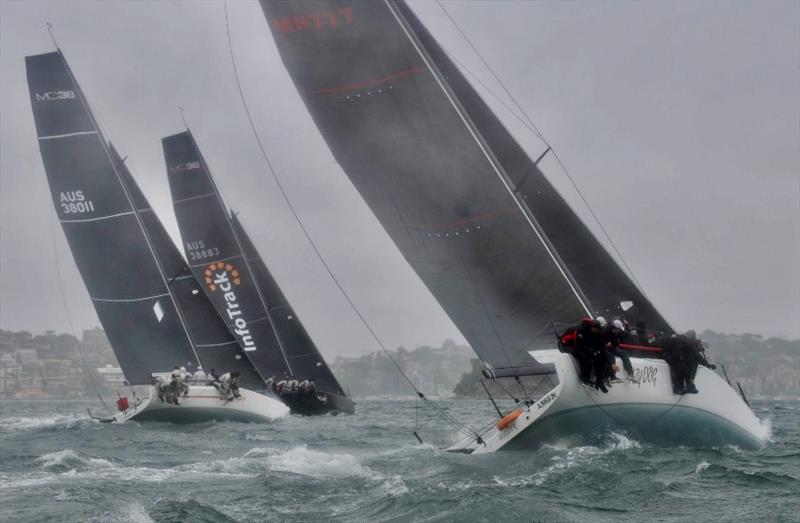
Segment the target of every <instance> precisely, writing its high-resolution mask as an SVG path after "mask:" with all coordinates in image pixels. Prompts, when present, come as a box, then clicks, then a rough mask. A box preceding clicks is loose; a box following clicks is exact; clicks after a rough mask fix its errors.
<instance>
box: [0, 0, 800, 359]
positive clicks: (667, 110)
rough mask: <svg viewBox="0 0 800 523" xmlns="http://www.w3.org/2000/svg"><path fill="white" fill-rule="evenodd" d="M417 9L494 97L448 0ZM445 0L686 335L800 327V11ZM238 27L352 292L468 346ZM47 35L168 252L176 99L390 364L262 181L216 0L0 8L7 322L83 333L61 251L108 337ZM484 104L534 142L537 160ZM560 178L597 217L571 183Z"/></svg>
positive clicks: (335, 321)
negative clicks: (38, 77)
mask: <svg viewBox="0 0 800 523" xmlns="http://www.w3.org/2000/svg"><path fill="white" fill-rule="evenodd" d="M411 5H412V7H413V8H414V9H415V11H416V12H417V13H418V14H419V16H420V17H421V18H422V20H423V21H424V22H425V23H426V25H428V27H429V28H430V29H431V30H432V32H433V33H434V34H435V35H436V36H437V38H438V39H439V40H440V42H441V43H442V44H443V45H444V46H445V47H446V48H447V49H448V51H449V52H450V53H451V54H452V55H453V56H454V57H455V58H457V59H458V60H459V61H460V62H462V63H464V64H465V65H466V67H467V68H468V69H469V70H470V71H472V72H473V73H474V74H476V75H477V76H479V77H480V78H481V79H482V80H483V81H484V82H486V83H487V85H489V86H490V87H491V88H492V91H494V92H496V93H498V94H499V93H501V92H502V91H501V89H500V88H499V87H498V86H497V85H496V84H495V83H493V82H492V80H491V76H490V74H489V73H488V72H487V71H486V70H485V69H484V68H483V67H482V66H481V65H480V61H479V60H478V59H477V58H476V57H475V55H474V53H473V52H472V51H471V50H470V49H469V46H468V45H467V44H466V43H465V41H464V40H463V39H462V38H461V37H460V36H459V34H458V33H457V32H456V30H455V29H454V27H453V25H452V24H451V22H450V21H449V20H448V19H447V17H446V16H445V15H444V13H443V12H442V10H441V9H440V7H439V6H438V5H437V4H436V3H434V2H412V4H411ZM445 5H446V6H447V9H448V10H449V11H450V13H451V14H452V16H453V17H454V18H455V20H456V21H457V22H458V23H459V24H460V25H461V27H462V28H463V30H464V31H465V32H466V34H467V35H468V36H469V38H470V39H471V40H472V42H473V43H474V44H475V45H476V46H477V48H478V49H479V50H480V51H481V53H482V54H483V55H484V56H485V57H486V59H487V61H488V62H489V63H490V64H491V65H492V67H493V68H494V69H495V70H496V72H497V74H498V75H499V76H500V78H502V79H503V81H504V82H505V84H506V85H507V87H508V88H509V90H510V91H511V92H512V93H513V94H514V95H515V96H516V97H517V98H518V100H519V101H520V103H521V104H522V106H523V107H524V108H525V110H526V111H527V112H528V113H529V114H530V115H531V116H532V117H533V118H534V120H535V121H536V123H537V125H538V126H539V127H540V129H541V130H542V131H543V132H544V134H545V136H546V137H547V138H548V139H549V141H550V142H551V144H552V145H553V146H554V147H555V149H556V150H557V151H558V152H559V154H560V156H561V157H562V159H563V160H564V161H565V163H566V165H567V166H568V168H569V169H570V171H571V173H572V175H573V177H574V178H575V180H576V182H577V183H578V184H579V186H580V187H581V188H582V190H583V191H584V193H585V195H586V196H587V198H588V200H589V201H590V203H591V204H592V205H593V206H594V208H595V210H596V211H597V213H598V214H599V216H600V218H601V219H602V220H603V223H604V225H605V226H606V228H607V229H608V230H609V231H610V233H611V235H612V237H613V238H614V240H615V242H616V244H617V245H618V246H619V248H620V250H621V251H622V253H623V254H624V255H625V257H626V259H627V261H628V263H629V265H630V266H631V267H632V268H633V270H634V272H635V273H636V275H637V277H638V279H639V281H640V282H641V283H642V285H643V286H644V288H645V290H646V291H647V293H648V294H649V296H650V297H651V299H652V300H653V301H654V302H655V303H656V305H657V306H658V307H659V308H660V310H661V312H662V313H663V314H664V315H665V316H666V317H667V318H668V319H669V320H670V321H671V322H672V323H673V325H674V326H676V328H679V329H687V328H696V329H698V330H702V329H705V328H711V329H715V330H719V331H724V332H732V333H741V332H756V333H762V334H766V335H780V336H790V337H798V336H800V333H799V332H798V330H799V329H800V327H798V323H800V320H798V317H800V274H799V273H800V145H799V144H800V3H798V2H794V1H792V2H783V3H781V2H753V3H748V2H732V3H727V2H669V3H667V2H664V3H660V2H613V3H611V2H598V1H591V2H555V3H551V2H446V3H445ZM229 12H230V23H231V35H232V39H233V50H234V53H235V55H236V58H237V62H238V63H239V68H240V74H241V76H242V83H243V86H244V89H245V95H246V97H247V99H248V102H249V104H250V105H251V110H252V111H253V114H254V116H255V119H256V124H257V127H258V131H259V133H260V135H261V137H262V139H263V140H264V143H265V145H266V148H267V150H268V153H269V154H270V156H271V159H272V161H273V163H274V165H275V167H276V169H277V172H278V175H279V176H280V177H281V179H282V181H283V182H284V183H285V186H286V188H287V191H288V193H289V196H290V198H291V199H292V200H293V202H294V203H295V205H296V206H297V209H298V211H299V213H300V215H301V216H302V217H303V219H304V220H305V221H306V223H307V226H308V229H309V231H310V233H311V235H312V236H313V238H314V239H315V241H316V242H318V245H319V248H320V250H321V251H322V252H323V254H324V255H325V256H326V258H327V259H328V261H329V263H330V265H331V267H332V269H333V270H334V272H335V273H336V275H337V277H338V278H339V279H340V280H341V282H342V283H343V285H344V286H345V287H346V288H347V289H348V291H349V292H350V293H351V294H352V297H353V299H354V301H355V302H356V303H357V305H358V306H359V307H360V308H361V310H362V311H363V313H364V315H365V316H366V317H367V318H368V320H369V321H370V322H371V323H372V324H373V326H374V328H375V330H376V331H377V332H378V334H379V336H381V337H382V338H383V340H384V341H385V343H386V344H387V345H389V346H397V345H400V344H403V345H405V346H407V347H412V346H416V345H420V344H439V343H440V342H441V341H442V340H443V339H445V338H447V337H452V338H455V339H456V340H461V339H462V337H461V335H460V334H459V333H458V330H457V329H456V328H455V327H454V326H453V325H452V323H450V321H449V320H448V319H447V316H446V315H445V314H444V313H443V311H442V310H441V308H440V307H439V306H438V304H437V303H436V302H435V301H434V300H433V298H432V297H431V295H430V294H429V293H428V292H427V290H426V289H425V287H424V286H423V285H422V284H421V282H420V281H419V280H418V278H417V277H416V275H415V274H414V272H413V271H412V270H411V269H410V267H409V266H408V265H407V264H406V262H405V261H404V260H403V258H402V256H401V255H400V253H399V251H397V249H396V248H395V247H394V244H393V243H392V242H391V241H390V240H389V238H388V237H387V236H386V234H385V233H384V232H383V230H382V229H381V227H380V225H379V224H378V222H377V221H376V220H375V218H374V217H373V216H372V214H371V212H370V211H369V209H368V208H367V206H366V205H365V204H364V202H363V201H362V200H361V198H360V196H359V195H358V193H357V192H356V190H355V189H354V188H353V187H352V185H351V184H350V182H349V180H348V179H347V177H346V176H345V175H344V173H343V172H342V171H341V169H340V168H339V166H338V165H337V164H336V163H335V162H334V160H333V157H332V156H331V153H330V151H329V150H328V149H327V147H326V146H325V144H324V142H323V141H322V139H321V137H320V136H319V133H318V132H317V130H316V127H315V126H314V124H313V122H312V120H311V118H310V116H309V115H308V114H307V112H306V110H305V107H304V106H303V104H302V102H301V100H300V98H299V96H298V94H297V93H296V91H295V89H294V86H293V84H292V83H291V80H290V79H289V76H288V74H287V73H286V71H285V69H284V68H283V66H282V64H281V62H280V58H279V57H278V54H277V51H276V49H275V46H274V43H273V41H272V37H271V35H270V34H269V30H268V27H267V25H266V22H265V20H264V17H263V15H262V13H261V10H260V8H259V6H258V5H257V3H256V2H232V3H231V4H230V5H229ZM45 22H50V23H52V24H53V26H54V27H55V33H56V36H57V38H58V39H59V43H60V45H61V47H62V49H63V51H64V53H65V55H66V57H67V60H68V61H69V63H70V66H71V67H72V69H73V71H74V73H75V75H76V77H77V79H78V81H79V82H80V84H81V87H82V89H83V90H84V92H85V93H86V95H87V97H88V99H89V102H90V104H91V105H92V107H93V110H94V112H95V113H96V115H97V116H98V117H99V118H100V120H101V122H102V125H103V126H104V131H105V132H106V136H107V137H108V138H110V139H111V140H113V141H114V143H115V145H116V146H117V148H118V149H119V150H120V151H121V152H122V154H123V156H124V155H128V157H129V159H128V165H129V166H130V167H131V169H132V171H133V174H134V176H135V177H136V178H137V180H138V181H139V183H140V185H141V186H142V188H143V190H144V192H145V193H146V195H147V196H148V198H149V199H150V201H151V203H152V205H153V207H154V208H155V209H156V211H157V212H158V214H159V216H160V217H161V220H162V221H163V222H164V224H165V225H166V226H167V228H168V230H169V231H170V232H171V234H172V235H173V238H174V239H175V240H176V241H177V240H179V236H178V231H177V226H176V223H175V219H174V216H173V212H172V206H171V203H170V193H169V187H168V184H167V179H166V174H165V168H164V163H163V157H162V150H161V143H160V140H161V138H162V137H163V136H166V135H168V134H172V133H175V132H178V131H180V130H182V128H183V124H182V122H181V119H180V115H179V113H178V109H177V107H178V106H182V107H184V109H185V114H186V119H187V120H188V122H189V125H190V126H191V129H192V131H193V132H194V134H195V137H196V139H197V141H198V143H199V145H200V147H201V150H202V152H203V154H204V155H205V157H206V159H207V160H208V163H209V165H210V167H211V169H212V171H213V173H214V174H215V176H216V179H217V182H218V184H219V185H220V187H221V190H222V192H223V196H224V197H225V199H226V201H227V202H228V203H229V204H230V205H232V206H233V207H235V208H236V209H237V210H238V211H240V212H241V215H240V216H241V219H242V221H243V222H244V224H245V226H246V227H247V229H248V230H249V232H250V235H251V236H252V237H253V240H254V241H255V242H256V244H257V246H258V247H259V249H260V251H261V253H262V255H263V256H264V258H265V259H266V261H267V263H268V264H269V265H270V268H271V269H272V270H273V272H274V273H275V276H276V277H277V279H278V280H279V282H280V283H281V285H282V287H283V288H284V291H285V293H286V294H287V296H288V297H289V299H290V300H291V301H292V303H293V305H294V308H295V310H296V311H298V314H299V315H300V316H301V318H302V319H303V321H304V323H305V324H306V326H307V328H308V330H309V331H310V333H311V334H312V336H313V337H314V338H315V340H316V341H317V345H318V346H319V347H320V348H321V350H322V351H323V353H325V354H326V355H328V356H329V357H330V356H333V355H338V354H341V355H353V354H358V353H362V352H367V351H373V350H375V349H376V346H375V344H374V342H373V341H372V340H371V339H370V338H369V336H368V335H367V333H366V332H365V330H364V329H363V327H362V326H361V325H360V324H359V323H358V321H357V319H356V317H355V315H354V314H353V313H352V311H350V310H349V309H348V306H347V304H346V302H345V300H344V299H343V298H342V297H341V296H340V295H339V294H338V291H337V290H336V288H335V286H334V285H333V284H332V282H331V281H329V279H328V277H327V275H326V274H325V272H324V270H323V269H322V267H321V266H320V264H319V262H318V261H317V260H316V258H315V257H314V255H313V252H312V250H311V249H310V247H309V246H308V245H307V244H306V243H305V242H304V240H303V238H302V236H301V234H300V233H299V229H298V227H297V225H296V224H295V223H294V222H293V221H292V218H291V214H290V213H289V212H288V209H287V208H286V206H285V204H284V203H283V201H282V200H281V198H280V196H279V194H278V193H277V189H276V186H275V183H274V181H273V180H272V179H271V177H270V176H269V174H268V173H267V171H266V168H265V165H264V162H263V159H262V158H261V157H260V153H259V151H258V149H257V146H256V143H255V141H254V138H253V135H252V132H251V130H250V128H249V127H248V124H247V121H246V119H245V117H244V113H243V110H242V105H241V101H240V99H239V95H238V92H237V91H236V85H235V83H234V79H233V73H232V69H231V63H230V57H229V54H228V45H227V38H226V32H225V17H224V9H223V2H221V1H204V2H125V1H116V2H67V1H62V0H59V1H54V2H30V1H26V2H18V1H13V0H12V1H9V0H3V1H1V2H0V39H1V41H0V60H1V63H0V74H1V75H2V77H1V82H0V89H1V91H0V97H1V98H2V100H1V105H0V113H1V115H2V129H1V132H2V136H1V137H0V173H1V174H0V198H1V200H0V204H1V208H0V220H1V221H0V242H1V243H0V288H1V289H2V300H1V301H0V326H1V327H2V328H4V329H12V330H18V329H26V330H30V331H37V332H39V331H43V330H44V329H47V328H52V329H56V330H58V331H68V330H69V329H70V327H69V323H68V320H67V312H66V310H65V307H64V306H63V304H62V301H61V297H60V294H59V289H58V277H57V272H56V267H57V264H56V261H55V260H56V251H54V249H53V240H55V245H56V247H57V255H58V258H59V259H60V264H58V265H59V267H60V271H61V277H62V278H63V280H64V290H65V293H66V297H67V302H68V311H69V314H70V315H71V317H72V321H73V324H74V326H75V328H76V329H77V330H81V329H84V328H90V327H93V326H95V325H97V324H98V321H97V318H96V315H95V313H94V310H93V308H92V306H91V304H90V302H89V300H88V297H87V294H86V291H85V288H84V286H83V283H82V281H81V279H80V276H79V274H78V272H77V270H76V269H75V266H74V263H73V260H72V257H71V254H70V252H69V249H68V247H67V244H66V241H65V239H64V235H63V233H62V231H61V227H60V226H59V225H58V224H57V223H56V224H55V225H53V224H54V221H53V213H52V209H51V208H52V203H51V200H50V197H49V191H48V187H47V182H46V179H45V175H44V170H43V167H42V162H41V158H40V156H39V153H38V150H37V141H36V134H35V131H34V127H33V118H32V115H31V109H30V103H29V99H28V91H27V86H26V82H25V67H24V60H23V58H24V56H25V55H29V54H37V53H42V52H48V51H50V50H52V49H53V46H52V43H51V42H50V38H49V36H48V34H47V31H46V29H45ZM482 94H483V95H484V97H485V98H488V101H489V102H490V103H492V104H493V105H494V106H495V107H496V108H497V109H496V110H497V113H498V115H499V116H500V117H501V118H502V119H503V120H504V121H505V122H506V123H507V125H508V126H509V128H510V130H511V131H512V132H513V133H514V134H515V136H517V138H518V139H519V140H520V142H521V143H522V144H523V145H524V146H525V147H526V148H527V149H528V150H529V151H540V150H541V143H540V142H539V141H538V139H537V138H536V137H535V136H533V135H532V134H531V133H530V132H528V131H526V130H525V129H524V128H523V127H522V126H520V125H518V123H517V122H516V120H514V118H513V117H512V116H511V114H510V113H509V112H508V111H507V110H506V109H504V108H502V106H500V105H498V104H497V103H496V102H495V101H493V99H492V98H491V96H492V95H491V94H489V93H487V92H486V91H482ZM545 170H546V172H547V174H548V175H549V176H550V178H551V180H552V181H553V182H554V183H555V184H556V185H557V187H558V188H559V189H560V190H562V193H563V194H564V195H565V196H566V197H567V198H568V200H569V201H571V202H573V203H574V204H575V207H576V211H577V212H579V213H580V214H581V215H582V216H585V215H586V212H585V209H582V208H581V207H580V206H578V205H577V203H575V202H576V201H577V198H576V196H575V194H574V193H573V192H571V190H570V189H569V187H568V184H567V183H566V181H565V180H566V178H565V177H564V175H563V173H560V172H559V171H558V169H556V168H555V166H553V165H550V166H545ZM51 228H52V232H51ZM121 255H123V256H124V253H122V254H121ZM109 262H110V263H111V262H113V259H111V258H110V259H109Z"/></svg>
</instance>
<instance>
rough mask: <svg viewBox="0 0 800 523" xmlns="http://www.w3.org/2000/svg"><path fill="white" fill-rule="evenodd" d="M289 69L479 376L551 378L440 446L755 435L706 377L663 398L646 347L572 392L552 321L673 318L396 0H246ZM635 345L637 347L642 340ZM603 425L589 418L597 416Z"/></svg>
mask: <svg viewBox="0 0 800 523" xmlns="http://www.w3.org/2000/svg"><path fill="white" fill-rule="evenodd" d="M260 3H261V7H262V9H263V12H264V14H265V16H266V20H267V23H268V25H269V28H270V30H271V32H272V35H273V37H274V39H275V43H276V46H277V49H278V52H279V53H280V56H281V58H282V60H283V63H284V65H285V67H286V69H287V70H288V72H289V75H290V76H291V78H292V80H293V81H294V83H295V85H296V87H297V89H298V91H299V93H300V95H301V97H302V98H303V101H304V102H305V104H306V107H307V108H308V110H309V112H310V114H311V116H312V117H313V119H314V121H315V123H316V124H317V127H318V128H319V130H320V132H321V134H322V136H323V137H324V138H325V140H326V142H327V144H328V146H329V148H330V150H331V152H332V153H333V155H334V157H335V158H336V160H337V162H338V163H339V164H340V165H341V167H342V169H343V170H344V172H345V173H346V174H347V176H348V177H349V178H350V180H351V181H352V183H353V185H354V186H355V187H356V189H358V191H359V192H360V193H361V195H362V197H363V198H364V200H365V201H366V203H367V204H368V205H369V206H370V208H371V209H372V211H373V212H374V213H375V215H376V216H377V218H378V219H379V221H380V222H381V224H382V225H383V227H384V228H385V229H386V231H387V233H388V234H389V236H390V237H391V238H392V239H393V240H394V242H395V244H396V245H397V247H398V248H399V249H400V251H401V252H402V254H403V255H404V257H405V258H406V260H407V261H408V263H409V264H410V265H411V266H412V268H413V269H414V270H415V271H416V272H417V274H418V275H419V276H420V278H421V279H422V281H423V282H424V283H425V284H426V286H427V287H428V289H429V290H430V291H431V293H432V294H433V296H434V297H435V298H436V299H437V300H438V301H439V303H440V304H441V305H442V307H443V309H444V310H445V311H446V312H447V313H448V315H449V316H450V318H451V319H452V321H453V322H454V324H455V325H456V326H457V327H458V328H459V329H460V330H461V332H462V334H463V335H464V337H465V338H466V339H467V341H468V342H469V343H470V345H471V346H472V348H473V349H474V350H475V352H476V353H477V354H478V355H479V356H480V358H481V359H482V360H483V362H484V363H485V364H486V367H487V371H488V375H489V376H490V377H491V378H492V379H497V380H501V379H506V380H508V379H510V380H519V379H520V378H522V377H525V376H533V375H541V376H546V377H547V379H549V380H550V381H551V383H553V387H552V389H551V390H549V391H548V392H547V393H546V394H544V395H543V396H541V397H539V398H538V399H537V398H533V397H527V398H524V399H523V400H522V401H520V402H519V403H518V404H516V405H515V406H514V407H513V408H512V409H511V410H510V411H508V412H506V413H501V419H500V421H499V422H497V423H496V424H495V423H494V422H493V423H491V424H490V426H489V427H488V428H487V429H486V430H484V431H477V432H476V433H474V434H473V435H472V436H471V437H470V438H468V439H467V440H466V441H462V442H459V443H457V444H456V445H454V446H453V447H452V449H451V450H457V451H465V452H474V453H481V452H492V451H496V450H499V449H503V448H513V447H520V446H523V447H524V446H530V445H535V443H536V442H537V441H551V440H553V439H561V438H564V437H568V436H572V435H577V436H589V435H592V434H596V433H597V431H598V430H604V428H607V427H612V428H615V429H617V430H620V429H621V430H625V431H628V432H630V433H634V434H637V435H638V436H640V437H642V438H647V439H653V440H668V441H670V442H684V441H689V442H694V443H700V444H704V445H705V444H708V445H716V444H724V443H733V444H738V445H743V446H757V445H761V444H763V442H764V441H765V440H766V438H767V432H766V430H765V429H764V427H763V426H762V425H761V424H760V423H759V421H758V419H757V418H756V417H755V415H754V414H753V412H752V411H751V410H750V408H749V407H748V406H747V404H746V403H745V402H744V401H743V400H742V399H741V398H740V397H739V396H738V395H737V394H736V392H735V391H734V390H733V389H732V388H731V387H730V386H729V385H728V384H727V383H726V382H725V381H724V380H722V379H721V378H720V377H719V376H717V375H716V374H714V373H713V372H711V371H710V370H708V369H706V368H702V369H701V370H700V372H699V374H698V376H697V387H698V388H699V389H700V393H699V394H696V395H685V396H681V395H678V394H674V393H673V390H672V386H671V380H670V377H669V369H668V367H667V364H666V362H665V361H663V359H661V358H660V357H659V355H658V354H657V353H655V354H653V355H652V356H654V357H650V358H640V357H634V358H632V362H633V365H634V368H635V371H636V372H637V373H639V374H641V375H643V376H644V377H647V378H648V379H643V378H642V379H640V382H641V383H639V384H638V385H637V384H633V383H626V384H620V385H614V386H613V388H612V391H611V392H609V393H608V394H602V393H598V392H596V391H592V390H588V389H587V388H586V387H584V386H582V385H581V383H580V380H579V378H578V372H577V370H576V367H575V365H574V362H573V359H572V357H571V356H570V355H568V354H565V353H563V352H561V351H559V350H554V349H552V348H549V349H546V350H531V349H533V348H537V347H540V346H541V345H542V343H541V340H542V339H543V336H548V333H549V336H550V337H551V339H553V342H552V343H549V344H548V345H549V346H550V347H554V346H555V345H556V339H557V336H552V325H553V324H554V323H573V324H574V323H577V322H578V321H579V319H580V318H581V317H584V316H588V317H595V316H599V315H604V316H617V315H618V316H624V317H626V318H627V319H628V320H630V321H631V323H635V322H644V323H645V324H646V326H647V327H648V328H649V329H651V330H652V331H658V332H661V333H664V335H665V336H670V335H671V334H674V330H673V329H672V327H671V326H670V325H669V323H668V322H667V321H666V320H665V319H664V318H663V317H662V316H661V314H660V313H659V312H658V310H656V308H655V307H654V306H653V304H652V303H651V302H650V300H649V299H648V298H647V297H646V296H645V295H644V293H643V292H642V291H641V290H640V289H639V288H638V286H637V285H635V284H634V282H633V280H632V278H630V277H629V275H628V274H627V273H626V272H625V271H623V270H622V269H621V267H620V265H619V264H618V263H617V261H616V260H615V259H614V258H613V257H612V256H611V255H610V254H609V252H608V251H607V250H606V249H605V247H604V246H603V245H602V244H601V243H600V242H599V241H598V240H597V239H596V238H595V237H594V235H593V234H592V232H591V231H590V230H589V229H588V228H587V227H586V225H585V224H584V223H583V222H582V221H581V220H580V218H579V217H578V216H577V214H576V213H575V212H574V211H573V210H572V209H571V207H570V205H569V204H568V203H567V201H566V200H565V199H564V198H563V197H562V196H561V195H560V194H559V193H558V192H557V191H556V189H555V188H554V187H553V185H552V184H551V183H550V181H548V179H547V177H546V176H545V175H544V174H543V172H542V171H541V170H540V162H542V161H543V160H545V159H546V158H547V157H548V155H552V154H553V153H552V151H551V149H550V147H549V146H548V145H547V144H546V143H545V144H543V146H542V149H541V150H539V151H536V152H535V154H534V155H533V158H536V160H533V159H532V158H531V157H530V156H529V155H528V153H527V152H526V151H525V150H524V149H523V148H522V147H521V146H520V145H519V144H518V143H517V141H516V140H515V139H514V138H513V136H512V135H511V134H510V133H509V132H508V131H507V130H506V128H505V127H504V126H503V124H502V122H501V121H500V120H499V119H498V118H497V117H496V116H495V114H494V113H493V112H492V110H491V109H490V108H489V106H488V105H487V104H486V103H485V102H484V101H483V100H482V99H481V96H480V95H479V94H478V92H477V91H476V90H475V89H474V88H473V87H472V85H470V83H469V82H468V81H467V79H466V78H465V76H464V75H463V74H462V72H461V71H460V70H459V68H458V67H457V66H456V65H455V64H454V63H453V61H452V60H451V59H450V57H449V56H448V55H447V53H446V52H445V51H444V50H443V49H442V48H441V47H440V46H439V44H438V43H437V42H436V40H435V39H434V38H433V36H432V35H431V34H430V33H429V32H428V31H427V29H426V28H425V27H424V26H423V25H422V23H421V22H420V20H419V19H418V18H417V17H416V15H415V14H414V12H413V11H412V10H411V9H410V8H409V7H408V5H406V4H405V2H403V1H401V0H383V1H370V2H367V1H335V0H319V1H279V0H260ZM639 352H641V351H639ZM599 426H600V427H599Z"/></svg>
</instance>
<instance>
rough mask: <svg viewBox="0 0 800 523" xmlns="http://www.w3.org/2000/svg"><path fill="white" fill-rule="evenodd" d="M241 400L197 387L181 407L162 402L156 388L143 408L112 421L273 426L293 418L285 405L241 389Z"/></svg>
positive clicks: (182, 400) (210, 389) (129, 411)
mask: <svg viewBox="0 0 800 523" xmlns="http://www.w3.org/2000/svg"><path fill="white" fill-rule="evenodd" d="M240 393H241V398H238V399H234V400H231V401H226V400H224V399H222V398H221V397H220V394H219V392H218V391H217V389H215V388H214V387H209V386H204V385H193V386H191V387H190V388H189V393H188V395H187V396H185V397H181V398H180V399H179V401H180V405H173V404H171V403H166V402H162V401H159V399H158V395H157V393H156V391H155V388H153V387H151V388H150V397H149V398H148V399H147V400H144V401H142V402H141V403H140V404H139V405H136V406H133V407H131V408H130V409H128V410H126V411H123V412H120V413H119V414H117V415H116V416H114V418H113V419H112V420H111V421H113V422H115V423H124V422H126V421H131V420H134V421H165V422H171V423H202V422H207V421H240V422H259V423H263V422H270V421H274V420H276V419H278V418H282V417H284V416H287V415H288V414H289V408H288V407H287V406H286V405H284V404H283V403H281V402H279V401H277V400H276V399H273V398H271V397H269V396H265V395H263V394H258V393H256V392H253V391H250V390H247V389H240Z"/></svg>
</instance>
